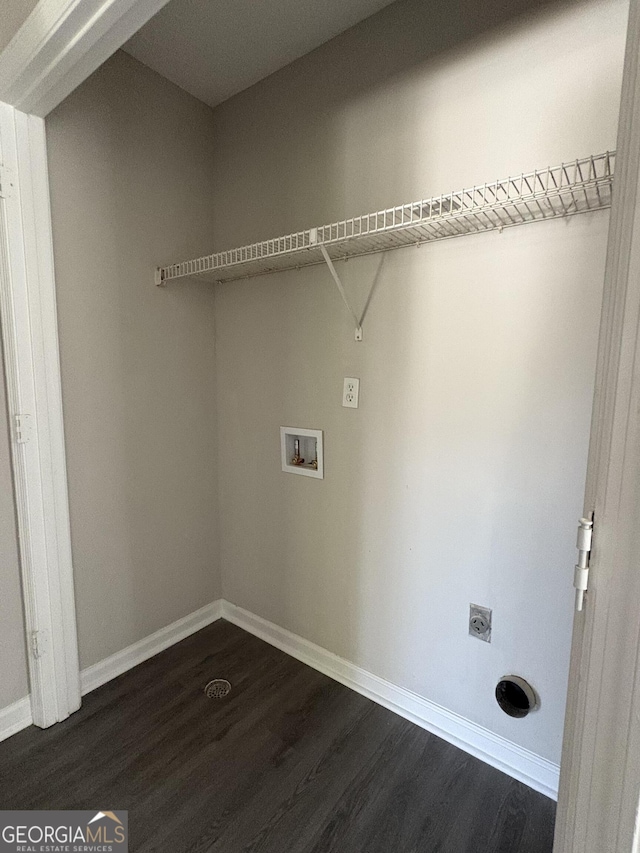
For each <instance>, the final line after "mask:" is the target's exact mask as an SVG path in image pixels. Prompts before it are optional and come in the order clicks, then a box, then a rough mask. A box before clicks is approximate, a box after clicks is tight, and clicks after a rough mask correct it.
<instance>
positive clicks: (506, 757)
mask: <svg viewBox="0 0 640 853" xmlns="http://www.w3.org/2000/svg"><path fill="white" fill-rule="evenodd" d="M220 618H223V619H227V620H228V621H229V622H232V623H233V624H234V625H237V626H238V627H240V628H243V629H244V630H245V631H248V632H249V633H250V634H254V635H255V636H256V637H259V638H260V639H262V640H265V641H266V642H267V643H270V644H271V645H272V646H275V647H276V648H278V649H281V651H283V652H285V653H286V654H288V655H291V657H293V658H296V659H297V660H299V661H302V662H303V663H306V664H307V665H308V666H311V667H313V668H314V669H316V670H318V671H319V672H322V673H324V675H328V676H329V677H330V678H333V679H335V680H336V681H339V682H340V683H341V684H344V685H345V686H346V687H350V688H351V689H352V690H355V691H356V692H357V693H360V694H362V695H363V696H366V697H367V698H368V699H372V700H373V701H374V702H377V703H378V704H379V705H382V706H384V707H385V708H389V710H391V711H394V712H395V713H396V714H399V715H400V716H401V717H404V718H405V719H406V720H410V721H411V722H412V723H415V724H416V725H418V726H421V727H422V728H423V729H426V730H427V731H430V732H432V733H433V734H435V735H437V736H438V737H441V738H442V739H443V740H446V741H447V742H448V743H451V744H453V745H454V746H457V747H459V748H460V749H463V750H464V751H465V752H468V753H470V754H471V755H473V756H475V757H476V758H479V759H481V760H482V761H484V762H486V763H487V764H490V765H491V766H492V767H495V768H497V769H498V770H501V771H502V772H503V773H507V774H508V775H509V776H512V777H513V778H514V779H518V780H519V781H520V782H524V784H525V785H529V787H531V788H533V789H534V790H536V791H539V792H540V793H541V794H545V795H546V796H547V797H552V798H553V799H556V798H557V795H558V780H559V775H560V768H559V767H558V765H557V764H554V763H553V762H551V761H548V760H547V759H545V758H542V757H541V756H539V755H536V753H534V752H530V751H529V750H528V749H524V748H523V747H521V746H518V745H517V744H515V743H513V742H512V741H509V740H507V739H506V738H503V737H500V735H497V734H494V733H493V732H491V731H489V729H485V728H484V727H483V726H480V725H478V724H477V723H473V722H471V720H467V719H466V718H465V717H461V716H460V715H459V714H454V713H453V712H452V711H448V710H447V709H446V708H443V707H442V706H441V705H437V704H436V703H435V702H430V701H429V700H428V699H424V698H423V697H422V696H418V695H417V694H416V693H412V692H411V691H410V690H405V689H404V688H403V687H398V686H397V685H395V684H392V683H391V682H389V681H385V680H384V679H383V678H379V677H378V676H377V675H373V674H372V673H370V672H367V670H365V669H362V668H361V667H359V666H356V665H355V664H353V663H350V662H349V661H347V660H344V659H343V658H340V657H338V656H337V655H334V654H332V653H331V652H328V651H327V650H326V649H323V648H321V647H320V646H316V645H315V643H311V642H309V640H305V639H304V638H303V637H299V636H297V635H296V634H292V633H291V631H287V630H286V629H284V628H280V627H279V626H278V625H274V624H273V623H272V622H268V621H267V620H266V619H262V617H260V616H256V615H254V614H253V613H249V611H247V610H243V609H242V608H241V607H237V606H236V605H235V604H231V603H230V602H229V601H225V600H223V599H220V600H219V601H214V602H212V603H211V604H208V605H207V606H206V607H202V608H201V609H200V610H196V611H195V613H191V614H189V616H185V617H184V618H183V619H179V620H178V621H177V622H173V623H172V624H171V625H167V627H166V628H162V629H161V630H160V631H156V633H155V634H151V636H149V637H146V638H145V639H144V640H140V642H138V643H134V645H132V646H129V647H128V648H126V649H123V650H122V651H120V652H117V653H116V654H114V655H111V657H108V658H106V659H105V660H103V661H100V662H99V663H97V664H95V665H94V666H90V667H89V668H88V669H85V670H83V671H82V673H81V676H80V677H81V684H82V694H83V695H84V694H85V693H89V692H90V691H91V690H95V689H96V687H100V686H101V685H102V684H105V683H106V682H107V681H111V679H112V678H116V677H117V676H118V675H121V674H122V673H123V672H126V671H127V670H129V669H132V667H134V666H137V665H138V664H139V663H142V662H143V661H145V660H148V658H150V657H153V656H154V655H156V654H158V652H161V651H163V650H164V649H166V648H168V647H169V646H172V645H173V644H174V643H178V642H180V640H183V639H184V638H185V637H188V636H189V635H190V634H194V633H195V632H196V631H199V630H200V629H201V628H204V627H206V626H207V625H210V624H211V623H212V622H215V621H216V620H217V619H220ZM25 702H26V705H27V706H28V704H29V703H28V699H27V700H21V702H18V703H16V704H15V705H11V706H9V708H5V709H4V711H0V738H1V737H2V734H3V732H4V730H5V729H6V730H7V733H6V734H4V737H8V736H9V735H10V734H13V733H14V731H19V730H20V728H24V726H27V725H29V724H30V722H31V711H30V708H28V711H29V714H28V718H27V717H26V716H25V709H24V707H23V708H22V709H18V707H17V706H19V705H21V703H25ZM14 709H15V710H14ZM3 715H4V716H3ZM5 717H6V724H5V725H4V726H3V720H4V718H5ZM25 720H26V722H25ZM12 726H13V727H14V728H11V727H12Z"/></svg>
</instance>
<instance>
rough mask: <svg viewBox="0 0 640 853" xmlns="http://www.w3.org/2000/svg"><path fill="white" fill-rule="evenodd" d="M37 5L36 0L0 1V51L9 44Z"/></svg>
mask: <svg viewBox="0 0 640 853" xmlns="http://www.w3.org/2000/svg"><path fill="white" fill-rule="evenodd" d="M37 5H38V0H2V14H0V50H4V48H5V47H6V46H7V45H8V44H9V42H10V41H11V39H12V38H13V37H14V35H15V34H16V33H17V32H18V30H19V29H20V27H21V26H22V25H23V24H24V22H25V21H26V20H27V18H28V17H29V15H30V14H31V12H32V11H33V10H34V9H35V7H36V6H37Z"/></svg>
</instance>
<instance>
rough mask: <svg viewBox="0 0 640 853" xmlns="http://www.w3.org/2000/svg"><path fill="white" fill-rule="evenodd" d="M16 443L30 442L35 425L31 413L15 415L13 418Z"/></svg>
mask: <svg viewBox="0 0 640 853" xmlns="http://www.w3.org/2000/svg"><path fill="white" fill-rule="evenodd" d="M13 423H14V429H15V437H16V444H28V443H29V441H30V439H31V430H32V427H33V424H32V420H31V415H15V416H14V419H13Z"/></svg>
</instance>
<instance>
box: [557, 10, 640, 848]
mask: <svg viewBox="0 0 640 853" xmlns="http://www.w3.org/2000/svg"><path fill="white" fill-rule="evenodd" d="M639 75H640V3H639V2H638V0H632V3H631V10H630V18H629V28H628V34H627V51H626V57H625V68H624V80H623V89H622V100H621V111H620V121H619V127H618V154H617V159H616V183H615V191H614V195H613V206H612V211H611V223H610V230H609V243H608V248H607V265H606V272H605V292H604V301H603V311H602V320H601V327H600V342H599V353H598V367H597V375H596V394H595V401H594V410H593V419H592V429H591V447H590V453H589V466H588V476H587V490H586V505H585V509H586V510H589V509H595V533H594V540H593V550H592V553H591V570H590V579H589V593H588V596H587V603H586V609H585V611H584V614H580V615H578V616H577V618H576V624H575V630H574V641H573V649H572V665H571V677H570V686H569V694H568V703H567V719H566V725H565V740H564V745H563V755H562V767H561V774H560V794H559V801H558V815H557V823H556V842H555V846H554V850H555V852H556V853H602V851H604V850H606V851H608V852H609V851H610V853H623V851H624V853H631V851H637V849H638V846H639V844H640V835H639V830H638V806H639V804H640V654H639V653H640V79H639Z"/></svg>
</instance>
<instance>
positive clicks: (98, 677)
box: [80, 600, 222, 696]
mask: <svg viewBox="0 0 640 853" xmlns="http://www.w3.org/2000/svg"><path fill="white" fill-rule="evenodd" d="M221 615H222V602H221V601H220V600H217V601H212V602H211V604H207V605H206V606H205V607H201V608H200V610H196V611H194V612H193V613H190V614H189V615H188V616H185V617H183V618H182V619H178V621H177V622H172V623H171V625H167V626H166V628H161V629H160V630H159V631H156V632H155V634H150V635H149V636H148V637H145V638H144V639H143V640H140V641H139V642H137V643H134V644H133V645H132V646H128V647H127V648H126V649H122V651H120V652H116V653H115V654H114V655H111V656H110V657H108V658H105V659H104V660H101V661H99V662H98V663H96V664H94V665H93V666H90V667H87V669H83V670H82V672H81V673H80V685H81V689H82V695H83V696H84V695H85V694H86V693H90V692H91V691H92V690H95V689H96V688H97V687H100V686H101V685H103V684H106V683H107V681H111V679H112V678H117V676H119V675H122V673H123V672H127V670H129V669H132V668H133V667H134V666H137V665H138V664H139V663H142V662H143V661H145V660H148V659H149V658H152V657H153V656H154V655H157V654H158V652H162V651H164V649H167V648H169V646H173V645H174V643H179V642H180V640H184V639H185V637H188V636H190V635H191V634H195V632H196V631H199V630H200V629H201V628H205V627H206V626H207V625H210V624H211V623H212V622H215V621H216V620H217V619H220V617H221Z"/></svg>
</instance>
